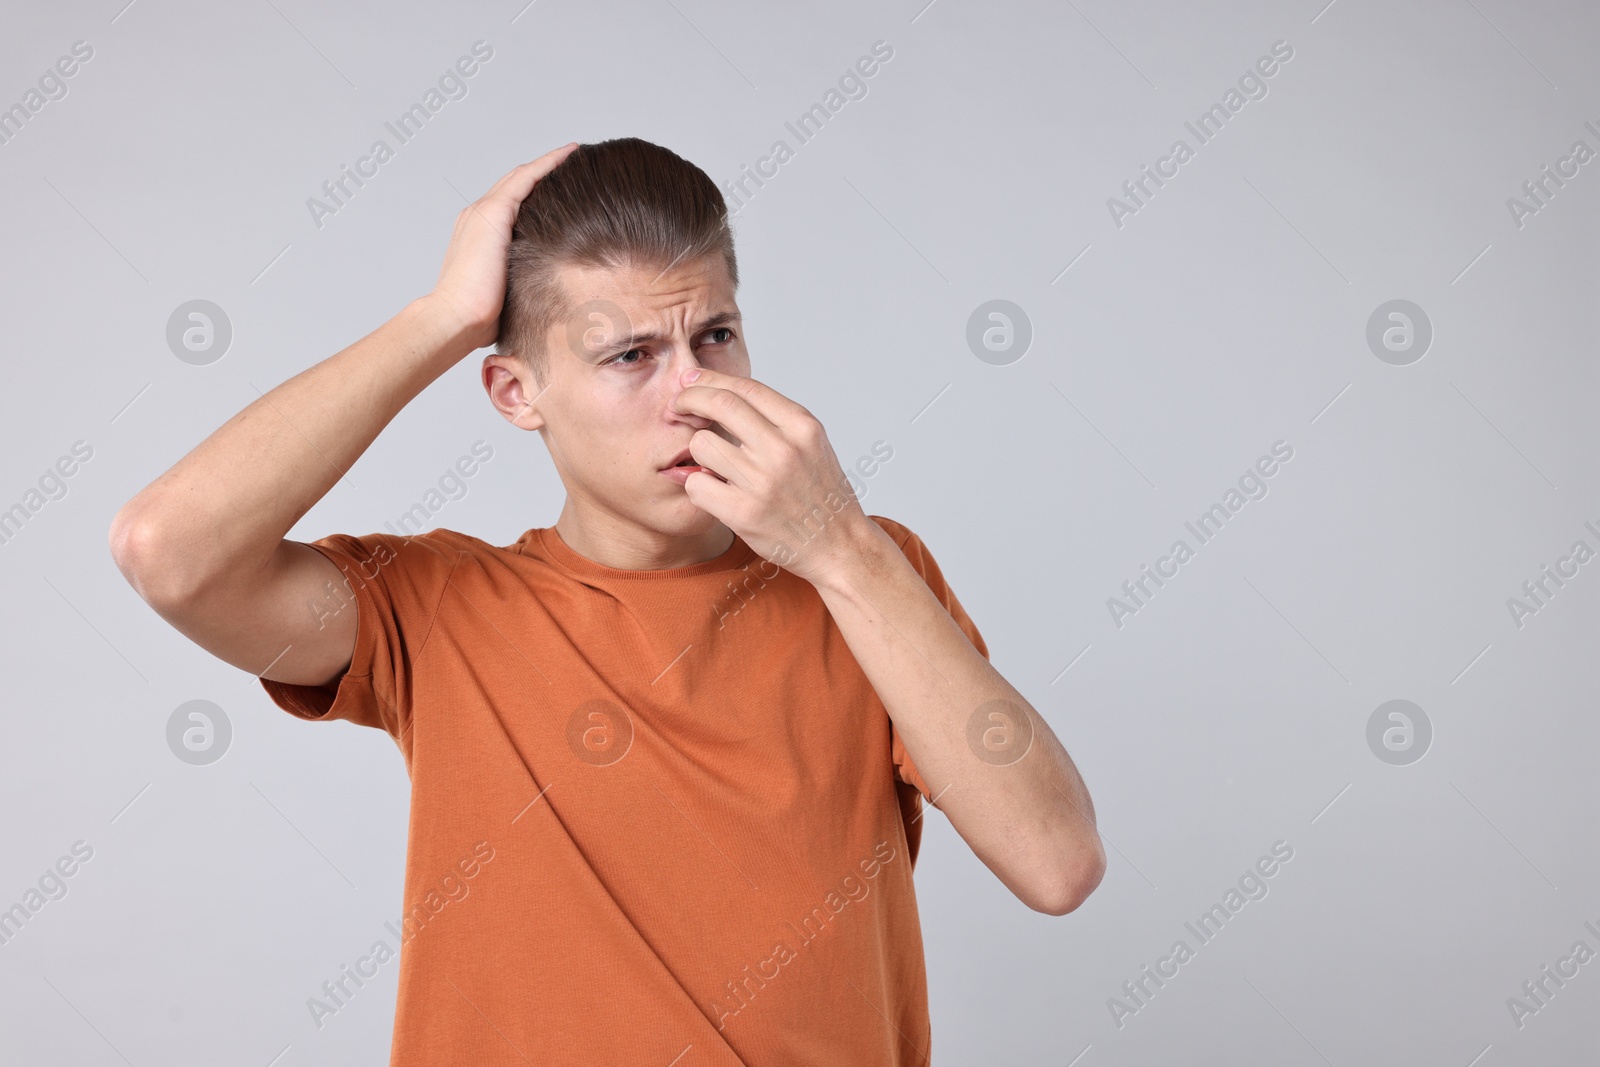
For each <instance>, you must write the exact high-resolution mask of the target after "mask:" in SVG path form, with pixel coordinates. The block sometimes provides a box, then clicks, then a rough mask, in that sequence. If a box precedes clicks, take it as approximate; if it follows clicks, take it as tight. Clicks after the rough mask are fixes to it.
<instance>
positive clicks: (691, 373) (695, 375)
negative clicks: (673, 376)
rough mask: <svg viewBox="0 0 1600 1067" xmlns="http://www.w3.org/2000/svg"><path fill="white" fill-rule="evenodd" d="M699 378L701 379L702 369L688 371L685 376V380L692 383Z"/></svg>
mask: <svg viewBox="0 0 1600 1067" xmlns="http://www.w3.org/2000/svg"><path fill="white" fill-rule="evenodd" d="M698 377H700V368H699V367H696V368H695V369H694V370H691V371H686V372H685V373H684V375H683V380H684V381H686V382H692V381H694V380H695V379H696V378H698Z"/></svg>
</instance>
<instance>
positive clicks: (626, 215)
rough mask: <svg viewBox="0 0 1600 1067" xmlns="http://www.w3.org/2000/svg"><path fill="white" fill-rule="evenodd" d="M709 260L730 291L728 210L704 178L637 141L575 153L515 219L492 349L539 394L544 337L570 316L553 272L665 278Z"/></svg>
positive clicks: (735, 276)
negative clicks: (713, 257)
mask: <svg viewBox="0 0 1600 1067" xmlns="http://www.w3.org/2000/svg"><path fill="white" fill-rule="evenodd" d="M716 253H720V254H721V255H722V257H723V260H724V262H725V263H726V264H727V267H728V277H729V280H730V281H731V282H732V284H733V286H734V287H735V288H737V287H738V285H739V267H738V263H737V262H736V260H735V258H734V252H733V231H732V230H731V229H730V227H729V225H728V205H727V202H726V201H725V200H723V197H722V193H721V191H720V190H718V189H717V186H716V183H715V182H713V181H712V180H711V178H710V177H709V176H707V174H706V172H705V171H703V170H701V169H700V168H699V167H697V166H695V165H694V164H693V163H690V162H689V161H688V160H685V159H683V158H682V157H681V156H679V155H678V154H677V153H675V152H673V151H671V150H670V149H667V148H663V147H661V146H660V145H656V144H651V143H650V142H649V141H643V140H640V139H639V138H637V137H620V138H614V139H612V140H609V141H601V142H599V143H598V144H580V145H579V146H578V147H577V148H575V149H573V150H572V153H571V154H570V155H568V156H567V158H566V159H564V160H562V161H561V162H560V163H559V164H558V165H557V166H556V167H555V169H554V170H552V171H551V172H550V173H549V174H547V175H545V176H544V177H543V178H541V179H540V180H539V182H538V183H537V184H536V185H535V186H534V187H533V191H532V192H531V193H530V194H529V195H528V198H527V199H526V200H524V201H523V202H522V205H521V207H520V208H518V210H517V218H516V223H515V224H514V225H513V227H512V231H511V246H510V249H509V251H508V253H507V256H506V295H505V303H504V306H503V307H502V309H501V312H500V332H499V337H498V339H497V341H496V346H495V347H496V350H497V351H498V352H500V353H502V354H507V355H514V356H516V357H517V358H518V359H520V360H522V362H523V364H524V365H525V366H527V367H528V368H529V369H530V370H531V371H532V372H533V375H534V378H535V380H537V381H538V382H539V383H540V384H541V385H543V384H544V382H545V380H546V377H547V373H548V369H549V352H548V351H547V350H546V347H545V346H546V342H547V340H548V337H549V333H550V330H551V328H552V327H553V326H554V325H555V324H556V323H558V322H561V321H562V320H564V319H566V318H568V317H569V316H570V315H571V314H572V312H573V310H574V308H573V307H571V306H570V297H569V295H568V294H567V293H566V292H564V291H563V289H562V287H561V279H560V268H561V267H563V266H567V265H572V266H584V267H607V268H610V267H624V266H627V267H633V268H636V269H645V270H649V269H654V268H660V269H661V270H666V269H667V268H668V267H671V266H674V265H676V264H678V263H681V262H689V261H692V260H695V259H698V258H700V257H702V256H705V255H710V254H716Z"/></svg>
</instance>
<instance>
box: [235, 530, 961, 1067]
mask: <svg viewBox="0 0 1600 1067" xmlns="http://www.w3.org/2000/svg"><path fill="white" fill-rule="evenodd" d="M872 518H873V520H874V521H875V522H877V523H878V524H879V526H880V527H882V528H883V529H884V530H885V531H886V532H887V533H888V534H889V535H890V536H891V537H892V538H893V539H894V541H895V542H896V543H897V544H898V545H899V546H900V549H901V551H902V552H904V553H905V555H906V557H907V559H908V560H909V561H910V562H911V564H912V565H913V566H914V567H915V568H916V570H917V571H918V573H920V574H921V575H922V577H923V579H924V580H925V581H926V582H927V584H928V586H929V587H930V589H932V591H933V593H934V594H935V596H937V597H938V599H939V600H940V601H941V602H942V603H943V604H944V605H945V607H946V609H947V610H948V611H949V612H950V613H951V615H952V616H953V617H954V618H955V620H956V621H957V623H959V624H960V626H961V628H962V629H963V630H964V631H965V632H966V634H967V636H968V637H969V638H970V639H971V641H972V643H973V644H974V646H976V647H977V649H978V650H979V651H980V652H981V653H983V654H984V655H985V656H987V655H988V651H987V649H986V648H985V646H984V643H983V638H982V637H981V636H980V635H979V633H978V631H977V628H976V627H975V626H974V625H973V624H972V621H971V620H970V619H969V618H968V617H967V615H966V612H965V611H963V610H962V608H961V605H960V603H959V602H957V600H956V598H955V594H954V593H952V592H951V591H950V589H949V587H948V586H947V585H946V584H945V582H944V577H943V575H942V574H941V573H940V571H939V567H938V565H937V564H936V563H935V562H934V560H933V557H932V556H931V555H930V554H929V553H928V551H927V549H926V548H925V547H924V546H923V544H922V542H921V540H920V539H919V538H918V537H917V536H916V535H915V534H913V533H912V532H911V531H910V530H908V529H907V528H906V527H904V526H902V525H900V524H899V523H896V522H894V521H893V520H890V519H885V518H883V517H881V516H872ZM313 545H314V547H316V548H317V549H318V550H319V551H321V552H322V554H323V555H325V556H327V557H328V558H329V559H331V560H333V561H334V563H336V564H338V565H339V566H340V568H341V569H342V570H343V571H344V572H345V575H346V587H345V588H343V589H340V590H338V592H339V594H340V595H341V596H342V597H344V598H345V601H346V605H345V607H344V608H339V607H338V604H337V602H333V604H332V608H333V609H337V610H350V604H351V603H353V604H354V605H355V608H354V610H356V611H358V616H357V618H358V625H357V634H356V644H355V652H354V655H353V657H352V661H351V664H350V668H349V670H348V671H346V673H345V674H344V675H342V676H341V677H340V678H339V679H338V681H337V682H336V683H335V684H332V685H329V686H327V687H313V686H297V685H289V684H286V683H281V682H274V681H270V680H267V679H263V680H262V684H263V685H264V686H265V688H266V691H267V693H268V695H269V696H270V697H271V698H272V700H273V701H274V702H275V703H276V704H277V705H278V706H279V707H281V708H283V709H284V710H286V711H289V712H291V713H293V714H295V715H298V716H301V717H304V718H312V719H346V720H349V721H351V722H354V723H358V724H361V725H364V726H372V727H377V728H380V729H383V730H385V731H387V732H388V733H389V734H391V735H392V736H393V737H394V738H395V740H396V742H397V743H398V745H399V747H400V751H401V752H402V754H403V755H404V757H405V761H406V767H407V770H408V771H409V773H410V776H411V818H410V834H409V843H408V847H407V855H406V874H405V897H404V902H403V903H404V909H405V911H404V918H403V919H402V920H397V921H396V923H394V924H391V926H390V929H391V931H392V932H393V933H394V934H395V937H394V942H395V944H392V945H391V946H390V947H391V948H392V949H400V976H399V978H400V990H399V1000H398V1004H397V1006H396V1012H395V1027H394V1041H393V1045H392V1049H391V1059H390V1063H391V1065H394V1067H402V1065H403V1067H440V1065H444V1064H470V1065H473V1067H488V1065H498V1064H505V1065H508V1067H509V1065H516V1067H527V1065H528V1064H530V1063H532V1064H537V1065H539V1067H555V1065H561V1064H582V1065H584V1067H592V1065H596V1064H624V1063H628V1064H660V1065H663V1067H665V1065H667V1064H673V1065H674V1067H709V1065H718V1067H722V1065H730V1067H731V1065H736V1064H747V1065H767V1064H826V1065H830V1067H833V1065H845V1064H849V1065H862V1064H874V1065H879V1064H885V1065H888V1064H893V1065H912V1064H924V1063H926V1062H928V1056H929V1052H930V1033H929V1026H928V998H927V985H926V974H925V970H924V964H923V954H922V933H921V928H920V925H919V923H918V919H917V902H916V894H915V891H914V889H913V885H912V877H911V874H912V866H913V864H914V863H915V861H916V856H917V848H918V845H919V843H920V840H921V829H922V824H921V821H920V815H921V813H922V800H923V798H931V794H930V792H929V789H928V786H927V783H926V782H924V781H923V780H922V777H921V775H920V774H918V773H917V770H916V768H915V766H914V765H913V764H912V762H911V760H910V759H909V758H908V756H907V754H906V752H905V749H904V747H903V746H902V745H901V743H900V739H899V736H898V733H897V732H896V731H895V730H894V728H893V725H892V723H891V722H890V719H889V716H888V713H887V712H886V711H885V710H884V707H883V703H882V702H881V701H880V700H879V699H878V696H877V694H876V693H875V692H874V691H873V689H872V686H871V684H870V683H869V682H868V680H867V677H866V675H865V674H864V673H863V672H862V670H861V667H860V665H859V664H858V663H857V662H856V659H855V657H854V655H852V654H851V652H850V648H849V646H848V645H847V644H846V643H845V640H844V637H843V635H842V634H841V633H840V632H839V628H838V626H837V625H836V624H835V623H834V621H833V618H832V616H831V615H830V614H829V613H828V610H827V607H826V605H825V604H824V603H823V601H822V598H821V597H820V595H819V594H818V593H817V591H816V589H815V588H814V587H813V586H812V585H811V584H810V583H809V582H807V581H805V580H804V579H801V578H797V577H795V576H794V575H792V574H790V573H789V572H788V571H785V570H782V569H780V568H778V567H776V566H774V565H773V564H771V563H768V562H767V561H765V560H763V559H762V558H761V557H759V556H757V555H756V554H755V553H754V551H753V550H752V549H751V548H750V547H749V546H748V545H747V544H745V542H744V541H743V539H740V538H735V540H734V542H733V544H732V546H731V547H730V548H729V549H728V550H727V551H726V552H724V553H723V554H722V555H720V556H718V557H717V558H715V559H711V560H707V561H705V562H703V563H697V564H693V565H690V566H685V567H673V568H667V569H662V570H619V569H616V568H612V567H607V566H603V565H601V564H599V563H596V562H593V561H591V560H589V559H587V558H585V557H583V556H580V555H578V554H577V553H576V552H574V551H573V550H572V549H571V548H569V547H568V546H567V545H566V544H565V543H564V542H563V541H562V540H561V538H560V535H559V534H558V533H557V532H556V531H555V530H554V529H553V528H542V529H533V530H529V531H527V532H526V533H524V534H523V535H522V536H521V537H520V538H518V539H517V541H516V542H515V543H514V544H512V545H509V546H507V547H504V548H501V547H496V546H493V545H489V544H487V543H485V542H483V541H481V540H479V539H477V538H475V537H471V536H468V535H466V534H461V533H456V532H454V531H451V530H433V531H430V532H428V533H424V534H418V535H415V536H410V537H399V536H391V535H388V534H372V535H368V536H364V537H352V536H349V535H346V534H334V535H332V536H329V537H325V538H322V539H320V540H318V541H315V542H313ZM324 610H328V609H324ZM401 943H403V948H402V947H401Z"/></svg>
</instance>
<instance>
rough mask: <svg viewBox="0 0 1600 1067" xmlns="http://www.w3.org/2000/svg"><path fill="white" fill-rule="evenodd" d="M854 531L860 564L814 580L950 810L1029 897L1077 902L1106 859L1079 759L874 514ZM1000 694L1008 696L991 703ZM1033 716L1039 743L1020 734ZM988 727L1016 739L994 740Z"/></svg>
mask: <svg viewBox="0 0 1600 1067" xmlns="http://www.w3.org/2000/svg"><path fill="white" fill-rule="evenodd" d="M868 527H870V529H868ZM855 541H856V543H857V546H858V547H857V550H856V551H855V552H853V553H851V554H850V558H851V559H852V560H853V562H852V563H850V564H849V565H847V566H841V567H839V568H837V569H836V570H835V571H834V572H833V573H832V574H831V575H830V576H828V577H826V578H822V579H819V580H818V581H817V582H816V583H815V584H816V586H817V589H818V591H819V593H820V594H821V596H822V598H823V600H824V602H825V603H826V604H827V605H828V609H829V611H830V612H831V613H832V615H833V618H834V620H835V622H836V623H837V625H838V626H839V629H840V632H841V633H842V634H843V635H844V638H845V641H846V642H847V643H848V644H849V646H850V650H851V652H852V653H853V654H854V655H855V657H856V660H857V662H858V663H860V665H861V668H862V670H863V671H864V672H865V673H866V675H867V678H868V680H869V681H871V683H872V686H873V689H874V690H875V691H876V692H877V694H878V696H879V698H880V699H881V700H882V701H883V704H884V707H885V708H886V709H887V711H888V713H889V717H890V719H891V720H892V721H893V722H894V725H895V728H896V730H897V731H898V732H899V734H900V737H901V740H902V742H903V743H904V745H905V747H906V751H907V753H909V755H910V756H911V759H912V761H913V762H914V763H915V764H916V766H917V769H918V770H919V771H920V772H921V774H922V777H923V779H924V780H925V781H926V782H927V783H928V787H929V789H930V791H931V792H932V793H933V795H934V796H935V798H937V801H938V807H939V809H940V810H941V811H943V812H944V813H945V815H946V816H947V817H948V818H949V819H950V822H951V824H952V825H953V826H954V827H955V828H956V831H957V832H958V833H960V834H961V836H962V838H963V839H964V840H965V841H966V842H967V844H968V845H969V846H971V848H972V850H973V851H974V852H975V853H977V855H978V857H979V858H980V859H982V860H983V861H984V863H985V864H986V865H987V866H988V867H989V869H990V870H992V871H993V872H994V873H995V875H996V876H997V877H998V878H999V879H1000V880H1001V881H1002V882H1004V883H1005V884H1006V886H1007V887H1008V888H1010V889H1011V890H1012V892H1013V893H1015V894H1016V895H1017V896H1018V897H1019V898H1020V899H1021V900H1023V901H1024V902H1025V903H1027V904H1028V905H1029V906H1030V907H1033V908H1036V909H1038V910H1041V911H1047V912H1051V913H1053V914H1060V913H1062V912H1064V911H1070V910H1071V909H1072V908H1074V907H1076V906H1077V904H1078V903H1079V902H1081V900H1082V899H1083V897H1085V896H1087V895H1088V893H1089V892H1090V891H1092V890H1093V889H1094V887H1095V885H1097V884H1098V883H1099V880H1100V877H1101V874H1102V873H1103V871H1104V865H1105V855H1104V852H1103V850H1102V848H1101V844H1100V838H1099V834H1098V833H1097V831H1096V829H1095V824H1094V805H1093V802H1092V801H1091V800H1090V798H1089V792H1088V789H1087V788H1086V787H1085V785H1084V783H1083V779H1082V778H1081V777H1080V776H1079V774H1078V771H1077V768H1076V767H1075V766H1074V765H1073V762H1072V759H1071V757H1070V756H1068V754H1067V752H1066V750H1065V749H1064V748H1063V747H1062V745H1061V743H1060V741H1059V740H1058V739H1057V738H1056V736H1055V734H1054V733H1053V732H1052V731H1051V730H1050V727H1049V726H1048V725H1047V724H1046V723H1045V721H1044V719H1043V717H1042V716H1040V715H1039V714H1038V713H1037V712H1036V711H1034V710H1033V709H1032V707H1031V706H1030V705H1029V704H1028V702H1027V701H1026V700H1025V699H1024V698H1023V697H1022V695H1021V694H1020V693H1019V692H1017V690H1016V689H1015V688H1014V687H1013V686H1012V685H1011V684H1010V683H1009V682H1007V681H1006V680H1005V678H1004V677H1003V676H1001V674H1000V673H999V672H998V671H996V670H995V669H994V667H993V666H991V665H990V664H989V662H988V661H987V660H986V659H985V658H984V657H983V656H982V654H980V653H979V652H978V650H977V649H976V648H974V647H973V644H972V642H971V641H969V640H968V639H967V636H966V634H965V633H963V632H962V630H961V628H960V627H959V626H958V625H957V624H956V622H955V620H954V619H952V618H951V617H950V614H949V612H947V611H946V610H945V609H944V606H943V605H942V604H940V603H939V601H938V599H937V598H936V597H935V596H934V595H933V593H932V591H931V590H929V588H928V586H927V584H926V583H925V582H924V581H923V580H922V577H921V576H920V575H919V574H917V572H916V570H915V569H914V568H913V567H912V566H911V564H910V563H909V561H907V559H906V558H905V556H904V555H903V554H902V553H901V552H900V550H899V548H898V547H896V546H895V544H894V542H893V540H892V539H891V538H890V537H889V536H888V535H887V534H886V533H884V532H883V531H882V529H881V528H879V527H878V526H877V524H876V523H873V522H871V521H870V520H869V521H868V522H867V523H866V526H863V527H861V529H860V532H859V534H858V535H857V536H856V538H855ZM990 701H1004V702H1005V705H992V706H991V707H990V708H985V709H984V711H983V712H980V711H979V709H980V707H981V706H983V705H985V704H987V703H988V702H990ZM994 710H998V711H1001V712H1003V713H1005V715H1006V719H1009V720H1010V722H1009V729H1010V731H1011V732H1010V733H1009V735H1008V734H1007V733H1006V730H1007V721H1006V719H991V718H990V716H989V715H988V714H987V713H988V712H989V711H994ZM975 715H976V716H977V717H978V720H979V721H978V722H977V724H976V725H975V726H974V725H973V720H974V716H975ZM1023 718H1026V720H1027V721H1028V722H1029V723H1031V727H1032V739H1031V743H1029V742H1024V741H1022V740H1021V739H1022V736H1023V735H1022V734H1021V732H1020V728H1022V727H1023V723H1022V722H1021V721H1020V720H1022V719H1023ZM985 731H999V733H998V734H997V735H991V740H993V739H994V738H996V737H997V738H998V740H1000V741H1002V742H1006V743H1010V744H1012V745H1015V746H1016V748H1015V749H1014V750H1012V751H1009V752H1008V751H1006V750H1005V748H1004V745H1003V744H1002V745H1001V746H1000V747H999V749H998V750H997V749H995V748H992V747H991V748H986V747H985V746H984V736H983V735H984V733H985ZM974 738H975V740H974ZM1018 751H1023V752H1024V753H1025V754H1023V755H1021V757H1020V758H1017V756H1016V753H1017V752H1018Z"/></svg>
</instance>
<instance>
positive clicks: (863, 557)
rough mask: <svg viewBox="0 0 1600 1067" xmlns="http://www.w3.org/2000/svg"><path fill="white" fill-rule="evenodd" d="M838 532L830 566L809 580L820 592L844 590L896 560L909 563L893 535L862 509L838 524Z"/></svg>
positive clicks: (877, 572)
mask: <svg viewBox="0 0 1600 1067" xmlns="http://www.w3.org/2000/svg"><path fill="white" fill-rule="evenodd" d="M839 533H840V534H841V535H842V536H841V537H840V538H839V542H840V543H839V550H838V551H837V553H836V555H835V557H834V560H833V561H832V563H831V565H830V566H828V567H827V568H826V569H825V570H823V571H822V572H820V573H819V574H817V575H816V577H814V578H812V579H811V581H812V584H813V585H815V586H816V587H817V589H818V590H819V591H820V592H823V593H828V592H834V591H842V590H844V589H847V588H849V587H851V586H853V585H855V584H857V583H858V582H860V581H862V580H863V579H864V578H866V577H868V576H871V575H875V574H881V573H883V572H884V571H885V570H886V569H888V568H890V567H893V566H894V565H895V563H896V562H897V561H898V562H900V563H906V564H907V566H909V563H907V561H906V558H905V555H904V554H903V553H902V552H901V551H900V546H899V545H896V544H895V543H894V538H892V537H890V536H889V535H888V534H887V533H885V532H884V529H883V527H881V526H879V525H878V524H877V523H876V522H873V521H872V519H871V518H870V517H869V516H867V515H866V514H865V513H864V512H863V513H861V514H860V515H859V516H857V517H856V519H855V520H854V521H852V522H849V523H846V524H842V525H841V529H840V530H839Z"/></svg>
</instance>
